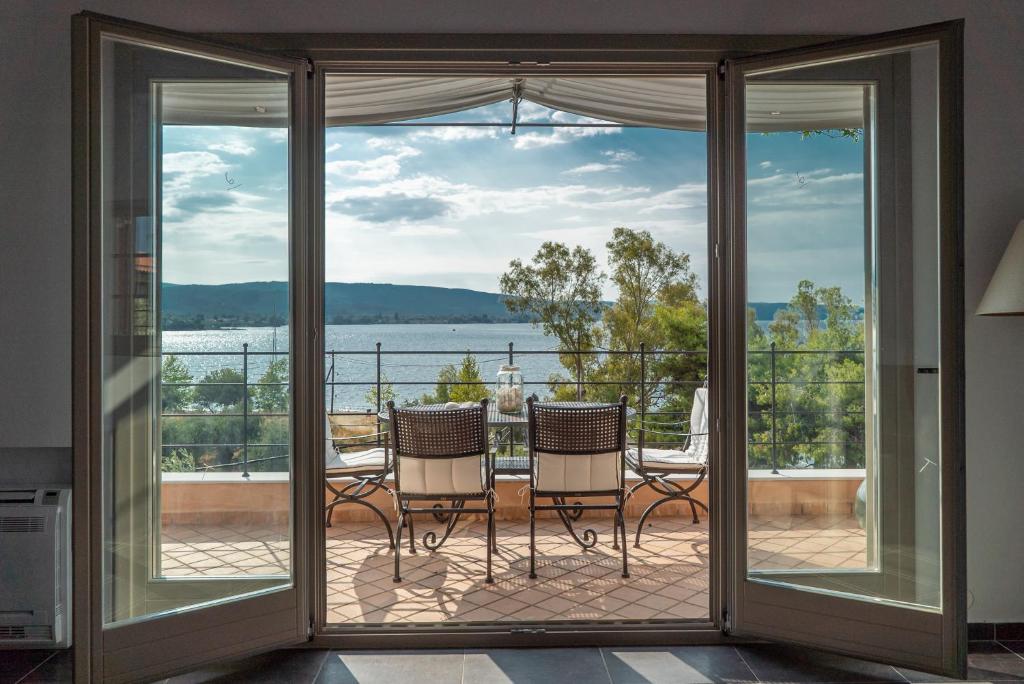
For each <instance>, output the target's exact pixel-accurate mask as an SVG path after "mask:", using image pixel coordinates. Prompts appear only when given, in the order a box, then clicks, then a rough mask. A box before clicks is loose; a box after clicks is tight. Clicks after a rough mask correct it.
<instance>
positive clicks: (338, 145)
mask: <svg viewBox="0 0 1024 684" xmlns="http://www.w3.org/2000/svg"><path fill="white" fill-rule="evenodd" d="M340 149H341V143H331V144H330V145H328V146H327V148H326V149H325V150H324V152H325V153H327V154H331V153H332V152H337V151H338V150H340Z"/></svg>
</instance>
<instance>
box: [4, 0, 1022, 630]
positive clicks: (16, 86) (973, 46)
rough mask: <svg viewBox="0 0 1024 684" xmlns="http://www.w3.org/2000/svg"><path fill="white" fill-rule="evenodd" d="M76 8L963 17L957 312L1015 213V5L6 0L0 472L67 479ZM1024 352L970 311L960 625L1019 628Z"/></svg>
mask: <svg viewBox="0 0 1024 684" xmlns="http://www.w3.org/2000/svg"><path fill="white" fill-rule="evenodd" d="M81 9H90V10H94V11H97V12H103V13H106V14H112V15H118V16H123V17H125V18H129V19H134V20H137V21H143V22H149V23H153V24H159V25H163V26H167V27H171V28H175V29H180V30H185V31H309V32H312V31H326V32H345V31H348V32H566V33H611V32H614V33H630V32H634V33H815V34H826V33H846V34H850V33H871V32H878V31H885V30H889V29H895V28H904V27H909V26H914V25H919V24H925V23H930V22H933V21H940V20H945V19H955V18H960V17H963V18H965V19H966V20H967V28H966V51H967V59H966V71H965V81H966V140H965V143H966V145H965V146H966V182H965V185H966V199H967V205H966V215H967V236H966V238H967V239H966V242H967V244H966V262H967V291H966V301H967V309H968V311H973V310H974V308H975V307H976V306H977V304H978V301H979V300H980V299H981V295H982V293H983V291H984V288H985V285H986V284H987V282H988V278H989V277H990V276H991V273H992V270H993V269H994V268H995V265H996V263H997V262H998V260H999V257H1000V255H1001V254H1002V250H1003V249H1004V247H1005V245H1006V243H1007V241H1008V240H1009V238H1010V233H1011V231H1012V229H1013V226H1015V225H1016V223H1017V222H1018V221H1019V220H1020V219H1021V218H1024V116H1022V115H1021V112H1024V77H1022V74H1024V49H1022V43H1024V40H1022V36H1024V2H1022V1H1021V0H986V1H981V0H900V1H898V2H897V1H894V0H860V1H854V0H775V1H773V2H765V1H764V0H691V1H688V2H684V1H682V0H650V1H646V2H645V1H642V0H636V1H632V2H629V1H624V0H558V1H557V2H556V1H551V0H548V1H544V0H515V1H514V2H509V1H508V0H501V1H498V0H434V1H430V2H427V1H424V0H302V1H299V0H260V1H258V2H253V1H252V0H177V1H175V2H171V1H168V0H131V1H124V2H116V1H114V0H106V1H103V0H93V1H90V0H3V2H0V234H2V243H0V364H2V365H0V478H2V479H21V480H25V479H36V478H42V477H47V478H50V477H54V476H62V477H66V476H67V473H69V468H68V467H67V459H69V458H70V456H69V453H68V452H67V451H66V448H67V447H68V445H69V444H70V439H71V435H70V368H69V365H70V321H71V311H70V306H71V304H70V292H69V291H70V258H71V255H70V237H69V236H70V199H69V197H70V194H69V193H70V175H71V171H70V112H69V110H70V83H69V82H70V66H69V62H70V16H71V15H72V14H73V13H75V12H77V11H79V10H81ZM1022 348H1024V318H1016V319H1008V318H1003V319H983V318H976V317H973V316H971V317H969V319H968V321H967V391H968V397H967V430H968V432H967V447H968V502H967V503H968V536H969V547H968V548H969V562H968V584H969V586H970V587H971V592H972V595H971V601H972V605H971V610H970V619H971V621H1022V620H1024V591H1022V590H1021V580H1020V576H1021V571H1020V569H1021V567H1024V535H1022V534H1021V523H1020V518H1021V515H1022V514H1024V503H1022V499H1021V497H1020V489H1021V486H1022V484H1024V446H1022V445H1024V437H1022V426H1024V360H1022V358H1021V349H1022ZM19 447H20V448H19ZM35 447H46V448H45V449H35Z"/></svg>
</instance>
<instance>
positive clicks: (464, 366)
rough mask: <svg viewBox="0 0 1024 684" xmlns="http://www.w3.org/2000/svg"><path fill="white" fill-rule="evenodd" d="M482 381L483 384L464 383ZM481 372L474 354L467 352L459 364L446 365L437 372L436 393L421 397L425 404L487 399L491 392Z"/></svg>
mask: <svg viewBox="0 0 1024 684" xmlns="http://www.w3.org/2000/svg"><path fill="white" fill-rule="evenodd" d="M462 383H481V384H462ZM483 383H484V379H483V376H482V375H481V374H480V366H479V364H478V363H477V362H476V359H475V358H474V357H473V355H472V354H466V355H465V356H464V357H463V358H462V361H461V362H460V363H459V365H458V366H457V367H456V366H455V365H453V364H448V365H445V366H443V367H442V368H441V370H440V371H438V373H437V385H436V386H435V388H434V394H432V395H430V394H425V395H423V397H422V398H421V399H420V401H421V403H424V404H444V403H447V402H449V401H457V402H465V401H480V400H481V399H486V398H487V397H488V396H489V395H490V392H489V390H488V389H487V385H486V384H483Z"/></svg>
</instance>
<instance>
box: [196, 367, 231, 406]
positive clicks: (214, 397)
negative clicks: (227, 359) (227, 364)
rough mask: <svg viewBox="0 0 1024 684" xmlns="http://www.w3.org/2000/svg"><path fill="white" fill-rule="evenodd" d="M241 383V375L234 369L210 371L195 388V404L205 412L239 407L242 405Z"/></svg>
mask: <svg viewBox="0 0 1024 684" xmlns="http://www.w3.org/2000/svg"><path fill="white" fill-rule="evenodd" d="M242 383H243V378H242V374H241V373H240V372H239V371H237V370H235V369H234V368H218V369H217V370H215V371H210V372H209V373H207V374H206V375H204V376H203V379H202V380H201V381H200V384H199V386H198V387H196V395H195V396H196V404H198V405H199V406H200V407H202V408H203V409H205V410H207V411H218V410H224V409H226V408H229V407H232V406H239V405H241V403H242V393H243V388H242Z"/></svg>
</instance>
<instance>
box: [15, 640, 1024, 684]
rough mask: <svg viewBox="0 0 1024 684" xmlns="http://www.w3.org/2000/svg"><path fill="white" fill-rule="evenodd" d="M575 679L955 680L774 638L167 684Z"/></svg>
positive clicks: (319, 655) (481, 654)
mask: <svg viewBox="0 0 1024 684" xmlns="http://www.w3.org/2000/svg"><path fill="white" fill-rule="evenodd" d="M969 663H970V672H969V674H968V679H969V680H971V681H986V682H1001V681H1024V640H1020V641H1006V642H998V641H975V642H971V654H970V656H969ZM70 680H71V657H70V652H67V651H61V652H58V653H54V652H51V651H0V683H6V682H11V683H12V684H13V683H15V682H18V683H20V682H68V681H70ZM549 681H564V682H569V683H570V684H591V683H595V684H596V683H600V682H608V683H614V684H620V683H621V684H626V683H630V684H633V683H636V684H641V683H644V684H646V683H654V682H672V683H673V684H716V683H722V684H741V683H743V682H760V683H766V682H787V683H789V682H801V683H802V682H822V683H824V682H842V683H850V682H863V683H871V682H897V683H899V684H907V683H908V682H948V681H952V680H947V679H943V678H942V677H936V676H935V675H928V674H923V673H920V672H914V671H912V670H905V669H901V668H894V667H889V666H887V665H879V664H877V663H871V662H867V661H863V660H857V659H854V658H846V657H843V656H835V655H829V654H826V653H821V652H818V651H813V650H810V649H805V648H792V647H785V646H777V645H772V644H749V645H741V646H678V647H623V648H612V647H607V648H572V649H570V648H550V649H453V650H433V651H316V650H301V649H295V650H283V651H275V652H273V653H267V654H264V655H260V656H254V657H252V658H245V659H242V660H236V661H231V662H225V663H220V664H218V665H216V666H214V667H209V668H206V669H203V670H197V671H195V672H191V673H189V674H186V675H181V676H179V677H174V678H172V679H170V680H164V684H179V683H186V682H187V683H191V682H217V683H226V682H247V683H248V682H252V683H259V682H300V683H301V682H306V683H312V682H317V683H320V682H324V683H331V684H334V683H337V684H355V683H359V684H376V683H377V682H385V683H387V684H402V683H404V682H418V683H422V684H426V683H427V682H429V683H430V684H435V683H436V684H445V683H446V682H452V683H453V684H470V683H472V684H477V683H487V684H490V683H491V682H495V683H502V682H511V683H513V684H528V683H532V682H541V683H546V682H549Z"/></svg>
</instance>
